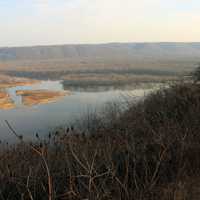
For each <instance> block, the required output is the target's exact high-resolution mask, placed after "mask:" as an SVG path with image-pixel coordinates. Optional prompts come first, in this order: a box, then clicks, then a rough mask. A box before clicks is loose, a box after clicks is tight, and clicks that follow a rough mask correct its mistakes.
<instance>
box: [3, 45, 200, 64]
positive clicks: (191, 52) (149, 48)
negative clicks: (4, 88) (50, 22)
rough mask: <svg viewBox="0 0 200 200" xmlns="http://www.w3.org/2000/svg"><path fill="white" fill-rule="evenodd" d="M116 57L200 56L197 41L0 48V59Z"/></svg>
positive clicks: (199, 47) (196, 57)
mask: <svg viewBox="0 0 200 200" xmlns="http://www.w3.org/2000/svg"><path fill="white" fill-rule="evenodd" d="M119 57H120V58H122V59H123V58H126V59H140V58H142V59H152V58H156V59H159V58H190V59H191V58H194V59H200V43H110V44H90V45H84V44H82V45H56V46H34V47H9V48H8V47H2V48H0V61H10V60H35V59H39V60H41V59H45V60H51V59H67V58H69V59H73V60H74V59H80V58H87V59H90V58H102V59H104V58H105V59H106V58H119Z"/></svg>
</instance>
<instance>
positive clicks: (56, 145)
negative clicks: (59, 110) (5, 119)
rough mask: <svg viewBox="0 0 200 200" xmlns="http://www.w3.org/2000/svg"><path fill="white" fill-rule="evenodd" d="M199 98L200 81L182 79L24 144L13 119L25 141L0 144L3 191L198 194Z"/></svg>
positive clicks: (12, 194) (167, 198)
mask: <svg viewBox="0 0 200 200" xmlns="http://www.w3.org/2000/svg"><path fill="white" fill-rule="evenodd" d="M199 102H200V86H199V85H198V84H193V83H187V84H186V83H183V84H179V85H174V86H171V87H170V88H167V89H162V90H159V91H156V92H154V93H152V94H150V95H148V96H147V97H146V98H145V99H144V100H142V101H140V102H138V103H133V104H132V103H129V109H128V110H127V111H126V112H121V110H120V109H119V107H118V106H117V107H116V106H114V105H113V106H110V107H108V108H107V109H106V112H105V114H104V115H98V114H97V115H90V116H87V117H85V118H84V119H83V120H82V121H85V122H86V124H87V129H81V130H80V129H79V128H78V127H77V126H76V124H74V125H73V126H70V127H63V128H60V129H58V130H57V131H55V132H53V133H49V135H48V138H47V139H46V140H45V141H43V140H42V139H41V138H40V135H39V133H37V134H36V139H37V140H38V141H37V142H35V143H24V142H23V136H21V135H16V134H17V133H16V132H15V130H13V129H12V127H10V126H9V128H10V130H11V133H14V134H13V137H16V136H17V137H18V139H19V142H20V143H19V144H16V145H14V146H12V147H11V146H6V144H1V148H0V149H1V150H0V159H1V162H0V185H1V186H2V187H1V196H2V197H3V198H4V199H13V198H15V199H20V198H21V196H22V195H23V197H24V198H25V199H29V198H32V199H48V198H49V197H52V198H53V199H140V200H141V199H142V200H146V199H148V200H157V199H158V200H159V199H162V200H171V199H190V200H193V199H194V200H196V199H198V198H199V196H197V195H198V194H196V196H194V194H191V192H190V191H192V190H193V189H194V190H195V188H192V189H191V187H193V186H192V185H194V183H193V182H192V181H191V180H193V177H196V179H195V181H197V182H198V178H199V177H200V171H199V169H200V161H199V153H200V148H199V146H200V137H199V132H200V127H199V124H200V103H199ZM8 125H9V124H8ZM14 135H15V136H14ZM19 161H20V162H19ZM192 196H193V197H192Z"/></svg>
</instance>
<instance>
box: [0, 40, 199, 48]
mask: <svg viewBox="0 0 200 200" xmlns="http://www.w3.org/2000/svg"><path fill="white" fill-rule="evenodd" d="M170 43H171V44H173V43H174V44H197V43H199V44H200V41H187V42H186V41H183V42H180V41H179V42H177V41H157V42H154V41H152V42H145V41H144V42H100V43H98V42H97V43H62V44H61V43H60V44H59V43H55V44H33V45H21V46H20V45H12V46H10V45H8V46H0V49H3V48H27V47H49V46H55V47H56V46H68V45H69V46H70V45H71V46H82V45H88V46H90V45H91V46H92V45H109V44H170Z"/></svg>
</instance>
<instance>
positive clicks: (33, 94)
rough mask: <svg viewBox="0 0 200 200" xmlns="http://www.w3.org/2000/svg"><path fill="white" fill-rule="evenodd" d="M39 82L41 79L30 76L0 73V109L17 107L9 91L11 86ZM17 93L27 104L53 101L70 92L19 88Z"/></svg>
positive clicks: (23, 102)
mask: <svg viewBox="0 0 200 200" xmlns="http://www.w3.org/2000/svg"><path fill="white" fill-rule="evenodd" d="M38 83H40V81H38V80H33V79H29V78H18V77H10V76H6V75H0V109H2V110H7V109H13V108H15V107H16V105H15V102H14V100H13V99H12V98H11V96H10V94H9V93H8V89H9V88H13V87H17V86H29V85H34V84H38ZM15 93H16V95H17V96H21V97H22V104H23V105H25V106H33V105H37V104H47V103H51V102H54V101H57V100H58V99H59V98H61V97H64V96H65V95H67V94H69V92H66V91H55V90H54V91H51V90H45V89H43V90H18V91H16V92H15Z"/></svg>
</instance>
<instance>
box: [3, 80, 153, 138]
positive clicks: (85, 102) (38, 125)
mask: <svg viewBox="0 0 200 200" xmlns="http://www.w3.org/2000/svg"><path fill="white" fill-rule="evenodd" d="M38 89H39V90H41V89H48V90H51V91H54V90H55V91H64V87H63V84H62V82H61V81H41V82H40V83H37V84H34V85H31V86H17V87H13V88H9V89H7V93H8V94H9V95H10V97H11V98H12V100H13V102H14V103H15V108H13V109H10V110H1V109H0V140H1V141H5V140H6V141H9V140H13V137H14V136H13V135H12V134H11V133H10V131H9V129H8V127H7V125H6V123H5V120H8V121H9V123H10V124H11V125H12V127H13V128H14V129H15V130H16V132H17V133H18V134H20V135H23V136H24V138H26V139H30V138H33V137H34V136H35V133H36V132H38V133H39V134H40V135H43V136H44V135H46V134H47V133H48V132H49V131H51V130H52V129H54V128H55V127H58V126H62V125H67V124H69V123H70V122H72V121H73V120H75V119H79V118H80V117H81V116H84V115H85V114H86V113H87V112H88V111H91V112H92V111H93V110H94V109H97V110H98V109H101V108H102V107H103V106H104V105H105V104H106V103H108V102H120V101H121V102H123V101H124V100H125V99H124V97H127V98H130V96H132V97H134V98H136V99H139V98H141V97H143V96H144V95H145V94H147V93H149V92H151V91H152V90H154V89H155V86H152V87H145V89H144V87H141V88H138V87H137V88H130V87H129V88H128V89H127V88H123V89H113V88H96V89H94V88H93V89H90V88H87V89H82V90H80V88H77V89H76V88H74V89H73V90H71V93H70V95H66V96H64V97H62V98H59V99H58V100H57V101H55V102H52V103H48V104H38V105H34V106H25V105H24V104H23V103H22V97H21V96H17V95H16V91H17V90H38ZM128 96H129V97H128Z"/></svg>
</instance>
